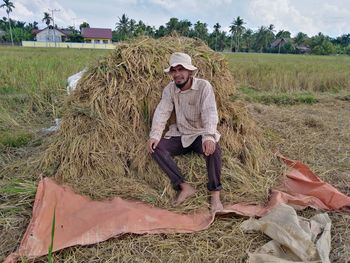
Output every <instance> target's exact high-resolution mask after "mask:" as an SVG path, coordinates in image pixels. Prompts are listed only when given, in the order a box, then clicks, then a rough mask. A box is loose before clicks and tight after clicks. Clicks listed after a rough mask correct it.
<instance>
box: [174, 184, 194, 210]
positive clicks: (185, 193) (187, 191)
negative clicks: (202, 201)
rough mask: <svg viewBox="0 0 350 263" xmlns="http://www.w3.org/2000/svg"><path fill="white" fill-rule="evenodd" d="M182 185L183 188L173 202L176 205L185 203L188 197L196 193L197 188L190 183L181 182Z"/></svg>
mask: <svg viewBox="0 0 350 263" xmlns="http://www.w3.org/2000/svg"><path fill="white" fill-rule="evenodd" d="M180 187H181V190H180V192H179V193H178V195H177V197H176V198H175V200H174V202H173V205H174V206H177V205H179V204H181V203H183V202H184V201H185V200H186V199H188V198H189V197H191V196H192V195H194V194H195V192H196V189H194V188H193V187H192V186H191V185H189V184H188V183H182V184H180Z"/></svg>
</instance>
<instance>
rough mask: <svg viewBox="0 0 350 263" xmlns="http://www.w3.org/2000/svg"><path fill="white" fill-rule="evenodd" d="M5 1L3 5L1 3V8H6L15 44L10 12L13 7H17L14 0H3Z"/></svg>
mask: <svg viewBox="0 0 350 263" xmlns="http://www.w3.org/2000/svg"><path fill="white" fill-rule="evenodd" d="M3 1H4V3H3V4H2V5H0V8H6V14H7V18H8V24H9V28H10V36H11V43H12V46H13V36H12V28H11V21H10V13H11V12H12V8H15V6H14V5H13V3H12V2H10V0H3Z"/></svg>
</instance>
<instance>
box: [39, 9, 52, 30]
mask: <svg viewBox="0 0 350 263" xmlns="http://www.w3.org/2000/svg"><path fill="white" fill-rule="evenodd" d="M41 21H42V22H45V24H46V25H47V27H49V26H50V24H51V21H53V20H52V17H51V16H50V14H49V13H47V12H44V18H43V19H41Z"/></svg>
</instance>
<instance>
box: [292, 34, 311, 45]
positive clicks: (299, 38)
mask: <svg viewBox="0 0 350 263" xmlns="http://www.w3.org/2000/svg"><path fill="white" fill-rule="evenodd" d="M307 39H308V36H307V34H305V33H303V32H299V33H298V34H297V35H296V36H295V38H294V43H295V44H296V45H297V46H301V45H304V44H305V41H306V40H307Z"/></svg>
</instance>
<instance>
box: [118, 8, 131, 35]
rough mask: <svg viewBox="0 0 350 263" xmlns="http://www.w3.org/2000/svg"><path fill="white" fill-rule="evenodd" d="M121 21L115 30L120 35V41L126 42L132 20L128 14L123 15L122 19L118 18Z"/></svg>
mask: <svg viewBox="0 0 350 263" xmlns="http://www.w3.org/2000/svg"><path fill="white" fill-rule="evenodd" d="M118 19H119V21H118V22H117V23H116V26H115V29H116V33H117V35H118V40H126V39H127V38H128V37H129V35H130V31H129V24H130V20H129V18H128V17H127V15H126V14H123V15H122V17H118Z"/></svg>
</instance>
